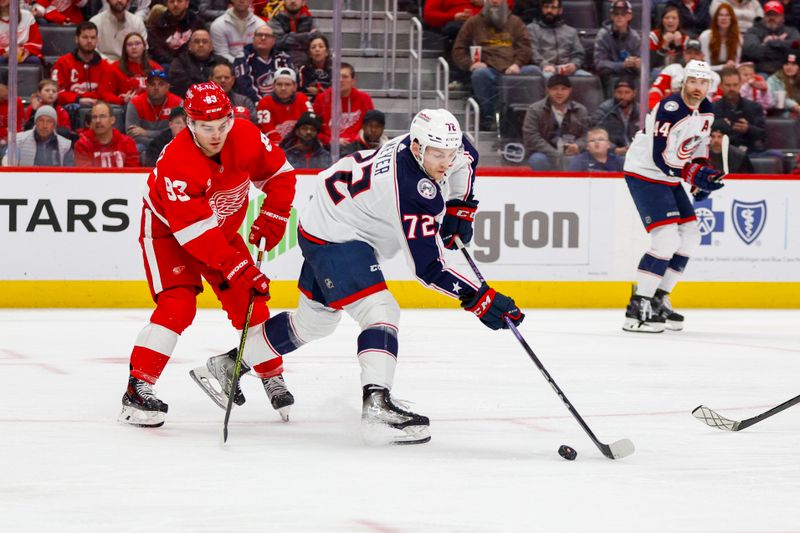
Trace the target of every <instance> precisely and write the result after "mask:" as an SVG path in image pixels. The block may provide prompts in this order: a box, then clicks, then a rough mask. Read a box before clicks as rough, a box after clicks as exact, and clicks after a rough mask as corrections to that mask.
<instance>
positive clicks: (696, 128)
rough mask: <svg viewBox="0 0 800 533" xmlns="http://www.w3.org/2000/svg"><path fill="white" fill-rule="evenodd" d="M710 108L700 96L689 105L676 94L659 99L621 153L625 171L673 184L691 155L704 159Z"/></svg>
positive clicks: (709, 122) (710, 120) (677, 181)
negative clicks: (626, 148) (696, 105)
mask: <svg viewBox="0 0 800 533" xmlns="http://www.w3.org/2000/svg"><path fill="white" fill-rule="evenodd" d="M713 122H714V112H713V110H712V108H711V102H709V101H708V99H703V101H702V102H700V105H699V106H698V107H697V109H692V108H690V107H688V106H687V105H686V102H684V101H683V97H682V96H681V95H680V94H673V95H670V96H668V97H666V98H664V99H663V100H661V101H660V102H659V103H658V104H657V105H656V107H654V108H653V110H652V111H650V113H648V114H647V119H646V120H645V125H644V130H639V131H638V132H637V133H636V136H634V138H633V142H632V143H631V146H630V148H629V149H628V153H627V154H626V155H625V166H624V168H623V170H624V172H625V174H626V175H630V176H633V177H635V178H639V179H643V180H646V181H657V182H662V183H670V184H675V183H679V182H680V181H681V171H682V170H683V166H684V165H685V164H686V163H688V162H690V161H693V160H695V159H708V143H709V140H710V138H711V124H712V123H713Z"/></svg>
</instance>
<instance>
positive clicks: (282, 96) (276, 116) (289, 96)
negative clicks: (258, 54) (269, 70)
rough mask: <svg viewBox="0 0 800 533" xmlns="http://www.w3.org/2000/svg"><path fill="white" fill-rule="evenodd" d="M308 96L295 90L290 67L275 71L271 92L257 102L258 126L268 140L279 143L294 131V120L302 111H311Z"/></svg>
mask: <svg viewBox="0 0 800 533" xmlns="http://www.w3.org/2000/svg"><path fill="white" fill-rule="evenodd" d="M313 110H314V109H313V108H312V107H311V103H310V102H309V101H308V97H307V96H306V95H305V94H303V93H299V92H297V75H296V74H295V72H294V71H293V70H292V69H290V68H279V69H278V70H277V71H275V78H274V81H273V85H272V94H270V95H267V96H265V97H264V98H262V99H261V100H260V101H259V102H258V107H257V108H256V116H257V117H258V127H259V128H260V129H261V131H263V132H264V133H266V134H267V137H269V140H270V141H272V142H273V143H275V144H280V143H281V141H283V139H285V138H286V137H287V136H288V135H289V133H291V132H292V131H294V125H295V122H297V120H298V119H299V118H300V116H301V115H302V114H303V113H307V112H310V111H313Z"/></svg>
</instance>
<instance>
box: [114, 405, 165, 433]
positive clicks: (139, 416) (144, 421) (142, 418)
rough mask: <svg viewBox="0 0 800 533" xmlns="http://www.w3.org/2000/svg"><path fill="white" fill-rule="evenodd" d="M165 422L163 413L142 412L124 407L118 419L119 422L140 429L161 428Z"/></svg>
mask: <svg viewBox="0 0 800 533" xmlns="http://www.w3.org/2000/svg"><path fill="white" fill-rule="evenodd" d="M165 420H166V416H165V414H164V413H162V412H161V411H142V410H141V409H136V408H135V407H129V406H123V407H122V412H121V413H120V414H119V416H118V417H117V422H120V423H122V424H127V425H129V426H136V427H140V428H159V427H161V426H163V425H164V421H165Z"/></svg>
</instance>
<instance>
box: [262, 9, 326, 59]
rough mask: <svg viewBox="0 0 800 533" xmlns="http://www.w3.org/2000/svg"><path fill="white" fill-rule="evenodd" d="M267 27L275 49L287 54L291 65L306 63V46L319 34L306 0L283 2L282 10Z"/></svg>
mask: <svg viewBox="0 0 800 533" xmlns="http://www.w3.org/2000/svg"><path fill="white" fill-rule="evenodd" d="M269 26H270V28H272V31H273V32H275V47H276V48H277V49H278V50H283V51H284V52H288V54H289V55H290V56H291V57H292V63H293V64H295V65H302V64H303V63H305V62H306V61H308V44H309V43H310V42H311V38H312V37H314V36H315V35H317V34H318V33H319V32H318V31H317V29H316V27H315V25H314V17H313V16H312V15H311V11H309V10H308V7H307V6H306V0H284V2H283V9H282V10H280V11H278V13H276V14H275V16H273V17H272V18H271V19H270V20H269Z"/></svg>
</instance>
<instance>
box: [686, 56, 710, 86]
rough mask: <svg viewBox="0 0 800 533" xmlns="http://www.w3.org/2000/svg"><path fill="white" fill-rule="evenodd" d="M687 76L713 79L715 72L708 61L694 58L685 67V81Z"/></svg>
mask: <svg viewBox="0 0 800 533" xmlns="http://www.w3.org/2000/svg"><path fill="white" fill-rule="evenodd" d="M687 78H699V79H701V80H709V81H711V80H712V79H713V74H712V72H711V67H709V66H708V63H706V62H705V61H698V60H697V59H692V60H691V61H689V62H688V63H686V66H685V67H683V79H684V81H685V80H686V79H687Z"/></svg>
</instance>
